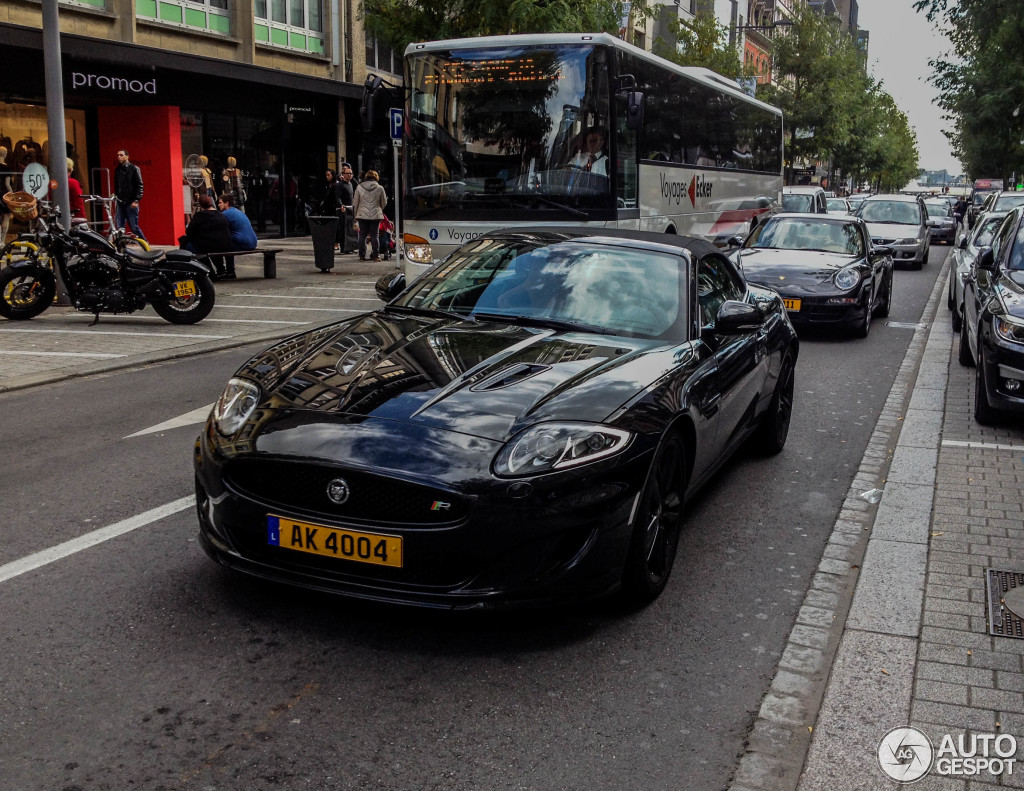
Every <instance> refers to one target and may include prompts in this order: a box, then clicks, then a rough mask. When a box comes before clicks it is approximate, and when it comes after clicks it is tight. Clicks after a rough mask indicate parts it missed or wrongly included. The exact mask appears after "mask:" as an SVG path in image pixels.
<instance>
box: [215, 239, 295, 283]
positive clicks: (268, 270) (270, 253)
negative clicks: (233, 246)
mask: <svg viewBox="0 0 1024 791" xmlns="http://www.w3.org/2000/svg"><path fill="white" fill-rule="evenodd" d="M282 250H284V248H283V247H257V248H256V249H255V250H228V251H227V252H224V253H206V254H204V255H201V256H198V257H199V258H201V259H203V260H204V261H206V262H207V263H209V262H210V256H211V255H220V256H224V261H225V264H226V265H227V268H228V269H231V270H234V268H235V258H236V257H239V256H243V255H262V256H263V277H265V278H267V279H268V280H273V279H274V278H276V277H277V254H278V253H280V252H281V251H282Z"/></svg>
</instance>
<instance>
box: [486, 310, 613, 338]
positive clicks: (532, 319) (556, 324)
mask: <svg viewBox="0 0 1024 791" xmlns="http://www.w3.org/2000/svg"><path fill="white" fill-rule="evenodd" d="M467 318H470V319H477V320H480V321H502V322H506V323H508V324H518V325H520V326H523V327H545V328H548V329H552V330H570V331H575V332H592V333H594V334H596V335H614V334H615V333H613V332H612V331H611V330H609V329H607V328H605V327H598V326H596V325H594V324H584V323H583V322H580V321H568V320H566V319H548V318H543V317H541V316H523V315H520V314H517V313H514V314H511V315H509V314H506V313H478V312H476V311H474V312H473V313H471V314H470V315H469V316H468V317H467Z"/></svg>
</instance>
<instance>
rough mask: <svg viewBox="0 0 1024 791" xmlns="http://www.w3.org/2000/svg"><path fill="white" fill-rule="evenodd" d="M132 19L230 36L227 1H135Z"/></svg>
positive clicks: (80, 0)
mask: <svg viewBox="0 0 1024 791" xmlns="http://www.w3.org/2000/svg"><path fill="white" fill-rule="evenodd" d="M82 1H83V0H79V2H82ZM135 16H136V17H138V18H140V19H152V20H155V21H158V22H163V23H166V24H168V25H175V26H180V27H187V28H194V29H196V30H205V31H207V32H208V33H219V34H221V35H224V36H227V35H230V34H231V17H230V15H229V13H228V0H136V2H135Z"/></svg>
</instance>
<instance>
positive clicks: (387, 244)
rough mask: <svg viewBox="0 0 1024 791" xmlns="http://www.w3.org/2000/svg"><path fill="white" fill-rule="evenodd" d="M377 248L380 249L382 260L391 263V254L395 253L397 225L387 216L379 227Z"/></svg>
mask: <svg viewBox="0 0 1024 791" xmlns="http://www.w3.org/2000/svg"><path fill="white" fill-rule="evenodd" d="M377 246H378V247H379V248H380V257H381V259H383V260H384V261H390V260H391V254H392V253H393V252H394V251H395V224H394V223H393V222H391V220H389V219H388V216H387V215H386V214H385V215H384V219H383V220H381V221H380V225H378V226H377Z"/></svg>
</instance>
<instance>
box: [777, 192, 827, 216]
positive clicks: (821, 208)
mask: <svg viewBox="0 0 1024 791" xmlns="http://www.w3.org/2000/svg"><path fill="white" fill-rule="evenodd" d="M827 200H828V199H827V198H826V197H825V190H823V189H822V188H821V187H808V186H793V187H783V188H782V210H783V211H795V212H809V213H811V214H827V213H828V206H827V203H826V201H827Z"/></svg>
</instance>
